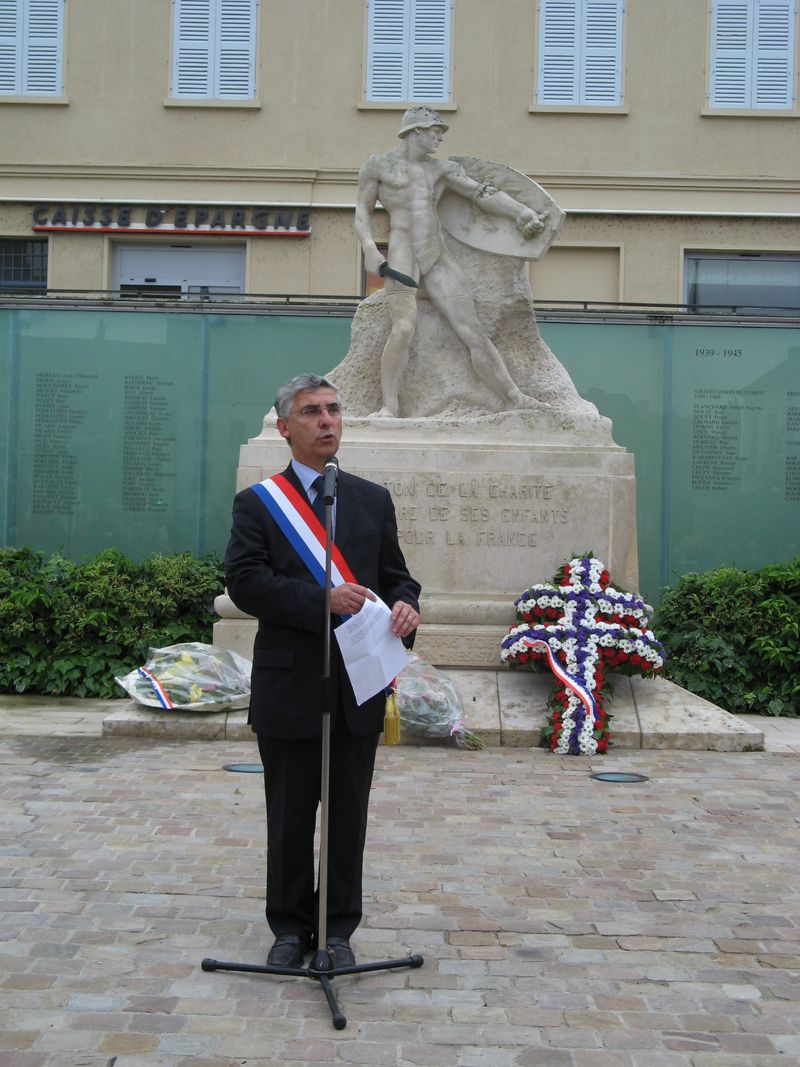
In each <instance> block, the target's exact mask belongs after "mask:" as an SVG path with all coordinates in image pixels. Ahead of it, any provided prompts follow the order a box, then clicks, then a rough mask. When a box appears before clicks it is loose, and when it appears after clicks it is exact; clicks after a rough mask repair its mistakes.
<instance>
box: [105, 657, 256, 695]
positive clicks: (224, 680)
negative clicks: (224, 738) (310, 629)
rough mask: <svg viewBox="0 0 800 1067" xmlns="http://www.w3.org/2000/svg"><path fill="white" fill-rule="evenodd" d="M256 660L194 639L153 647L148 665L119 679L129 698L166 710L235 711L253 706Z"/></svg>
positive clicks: (117, 679)
mask: <svg viewBox="0 0 800 1067" xmlns="http://www.w3.org/2000/svg"><path fill="white" fill-rule="evenodd" d="M251 668H252V664H251V663H250V660H248V659H245V658H244V656H240V655H239V654H238V653H237V652H231V651H230V650H229V649H227V648H217V647H216V646H215V645H204V644H201V643H200V642H199V641H189V642H185V643H183V644H179V645H169V646H168V647H167V648H151V649H150V654H149V657H148V660H147V662H146V663H145V664H144V666H142V667H137V668H136V670H134V671H131V672H130V674H126V675H125V677H124V678H116V679H115V680H116V682H117V683H118V684H119V685H121V686H122V688H123V689H124V690H125V692H126V693H128V694H129V696H131V697H133V699H134V700H135V701H136V702H137V703H139V704H144V705H145V706H146V707H148V708H161V709H163V710H164V711H173V710H174V711H230V710H232V709H234V708H246V707H247V706H248V704H249V703H250V670H251Z"/></svg>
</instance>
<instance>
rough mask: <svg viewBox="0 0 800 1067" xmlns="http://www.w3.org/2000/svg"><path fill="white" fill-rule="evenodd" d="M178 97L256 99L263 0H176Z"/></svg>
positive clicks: (174, 86) (174, 76) (175, 79)
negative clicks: (258, 21)
mask: <svg viewBox="0 0 800 1067" xmlns="http://www.w3.org/2000/svg"><path fill="white" fill-rule="evenodd" d="M173 3H174V12H175V13H174V20H175V22H174V27H175V28H174V47H173V61H172V96H173V97H174V98H175V99H178V100H181V99H188V100H192V99H200V100H209V99H213V100H217V99H220V100H252V99H253V97H254V95H255V50H256V8H257V0H173Z"/></svg>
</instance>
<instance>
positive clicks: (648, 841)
mask: <svg viewBox="0 0 800 1067" xmlns="http://www.w3.org/2000/svg"><path fill="white" fill-rule="evenodd" d="M0 759H1V760H2V763H3V767H2V784H1V785H0V794H1V796H0V803H1V805H2V811H3V819H2V826H3V841H2V850H3V864H2V868H0V873H1V876H2V880H1V884H2V896H3V901H4V907H3V909H2V916H1V921H0V951H2V953H3V957H2V971H0V1022H1V1023H2V1033H0V1064H1V1065H2V1067H72V1065H86V1067H106V1065H109V1064H115V1065H116V1067H190V1065H191V1067H205V1065H213V1067H234V1065H241V1064H247V1065H251V1067H252V1065H262V1067H263V1065H267V1064H280V1065H281V1067H295V1065H300V1064H302V1065H308V1064H315V1065H320V1067H327V1065H334V1064H335V1065H337V1067H342V1065H354V1064H360V1065H376V1067H378V1065H388V1067H400V1065H403V1067H405V1065H418V1067H606V1065H610V1067H679V1065H692V1067H712V1065H713V1067H734V1065H739V1067H767V1065H769V1067H772V1065H777V1064H781V1065H785V1064H792V1063H794V1064H797V1063H800V983H799V982H798V974H800V850H798V839H799V835H798V806H797V797H798V791H799V790H800V757H798V756H797V755H796V754H794V753H777V752H762V753H746V754H730V755H729V754H723V753H713V752H652V751H651V752H630V753H616V754H614V755H610V756H608V757H606V758H605V759H599V760H594V761H592V760H589V759H585V758H574V757H556V756H552V755H549V754H547V753H544V752H542V751H540V750H532V751H530V750H522V749H487V750H484V751H482V752H463V751H460V750H458V749H454V748H448V749H445V748H423V749H416V748H396V749H385V748H384V749H381V751H380V753H379V759H378V771H377V779H376V785H375V789H374V792H373V810H372V821H371V828H370V833H369V838H368V843H367V854H366V888H367V900H366V916H365V922H364V924H363V925H362V927H360V928H359V930H358V932H357V934H356V936H355V938H354V948H355V949H356V951H357V953H358V955H359V958H360V959H362V960H376V959H382V958H384V957H393V956H402V955H405V954H406V952H407V951H408V950H411V951H414V952H420V953H422V954H423V955H424V957H425V963H424V966H423V967H421V968H419V969H416V970H412V969H403V970H396V971H384V972H375V973H372V974H366V975H359V976H350V977H345V976H340V977H339V978H337V979H335V980H334V989H335V991H336V994H337V996H338V999H339V1002H340V1004H341V1007H342V1010H343V1011H344V1012H345V1014H346V1015H347V1019H348V1025H347V1027H346V1029H344V1030H338V1031H337V1030H335V1029H334V1028H333V1027H332V1025H331V1018H330V1013H329V1011H328V1007H327V1004H326V1003H325V1000H324V997H323V994H322V990H321V988H320V986H319V984H318V983H317V982H316V981H313V980H311V979H307V978H281V977H274V976H264V975H254V974H241V973H233V972H229V971H216V972H213V973H207V972H204V971H203V970H202V969H201V967H200V961H201V960H202V958H203V957H205V956H211V957H215V958H218V959H222V960H240V961H252V962H256V963H260V962H263V959H264V954H265V950H266V947H267V944H268V937H267V930H266V925H265V923H264V918H263V910H262V909H263V875H264V870H263V868H264V830H263V813H262V784H261V777H260V775H259V774H254V773H236V772H231V771H228V770H225V769H223V768H224V765H225V764H227V763H232V762H252V761H253V760H256V761H257V754H256V749H255V746H254V745H253V744H251V743H244V742H242V743H228V742H221V743H215V744H208V743H204V742H183V743H181V742H174V741H157V740H153V739H148V738H143V739H138V740H137V739H109V738H102V737H94V736H81V735H73V736H67V737H55V736H38V737H37V736H22V737H16V738H12V737H6V738H3V739H2V741H0ZM620 769H624V770H632V771H637V772H640V773H643V774H645V775H647V776H648V779H649V780H647V781H645V782H641V783H636V784H606V783H601V782H598V781H596V780H594V779H592V778H591V777H590V774H591V772H592V770H620ZM311 773H316V769H314V770H313V771H312V772H311Z"/></svg>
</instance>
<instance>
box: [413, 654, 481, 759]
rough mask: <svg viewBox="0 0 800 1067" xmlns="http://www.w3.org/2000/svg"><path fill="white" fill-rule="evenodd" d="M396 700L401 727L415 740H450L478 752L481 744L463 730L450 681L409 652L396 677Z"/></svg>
mask: <svg viewBox="0 0 800 1067" xmlns="http://www.w3.org/2000/svg"><path fill="white" fill-rule="evenodd" d="M395 699H396V701H397V710H398V712H399V715H400V726H401V728H404V729H406V730H408V732H409V733H410V734H416V735H417V736H418V737H452V738H453V740H454V741H455V743H456V744H457V745H458V747H459V748H469V749H473V750H475V749H480V748H483V747H484V742H483V741H482V740H481V738H480V737H478V736H477V735H476V734H473V733H470V731H469V730H467V729H466V726H465V720H464V712H463V710H462V707H461V697H460V696H459V694H458V690H457V689H456V687H455V684H454V682H453V680H452V678H449V677H448V676H447V675H446V674H445V673H444V671H440V670H437V669H436V667H432V666H431V665H430V663H425V662H424V660H421V659H420V658H419V656H418V655H416V653H414V652H411V653H409V657H408V665H407V666H406V667H404V668H403V669H402V671H401V672H400V674H398V676H397V683H396V691H395Z"/></svg>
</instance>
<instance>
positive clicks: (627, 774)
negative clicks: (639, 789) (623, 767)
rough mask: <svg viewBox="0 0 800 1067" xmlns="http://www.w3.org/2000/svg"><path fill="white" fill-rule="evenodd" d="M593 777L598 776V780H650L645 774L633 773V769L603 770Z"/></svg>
mask: <svg viewBox="0 0 800 1067" xmlns="http://www.w3.org/2000/svg"><path fill="white" fill-rule="evenodd" d="M592 778H596V779H597V781H598V782H646V781H648V778H647V775H645V774H633V773H632V772H631V771H602V772H601V773H600V774H593V775H592Z"/></svg>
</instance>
